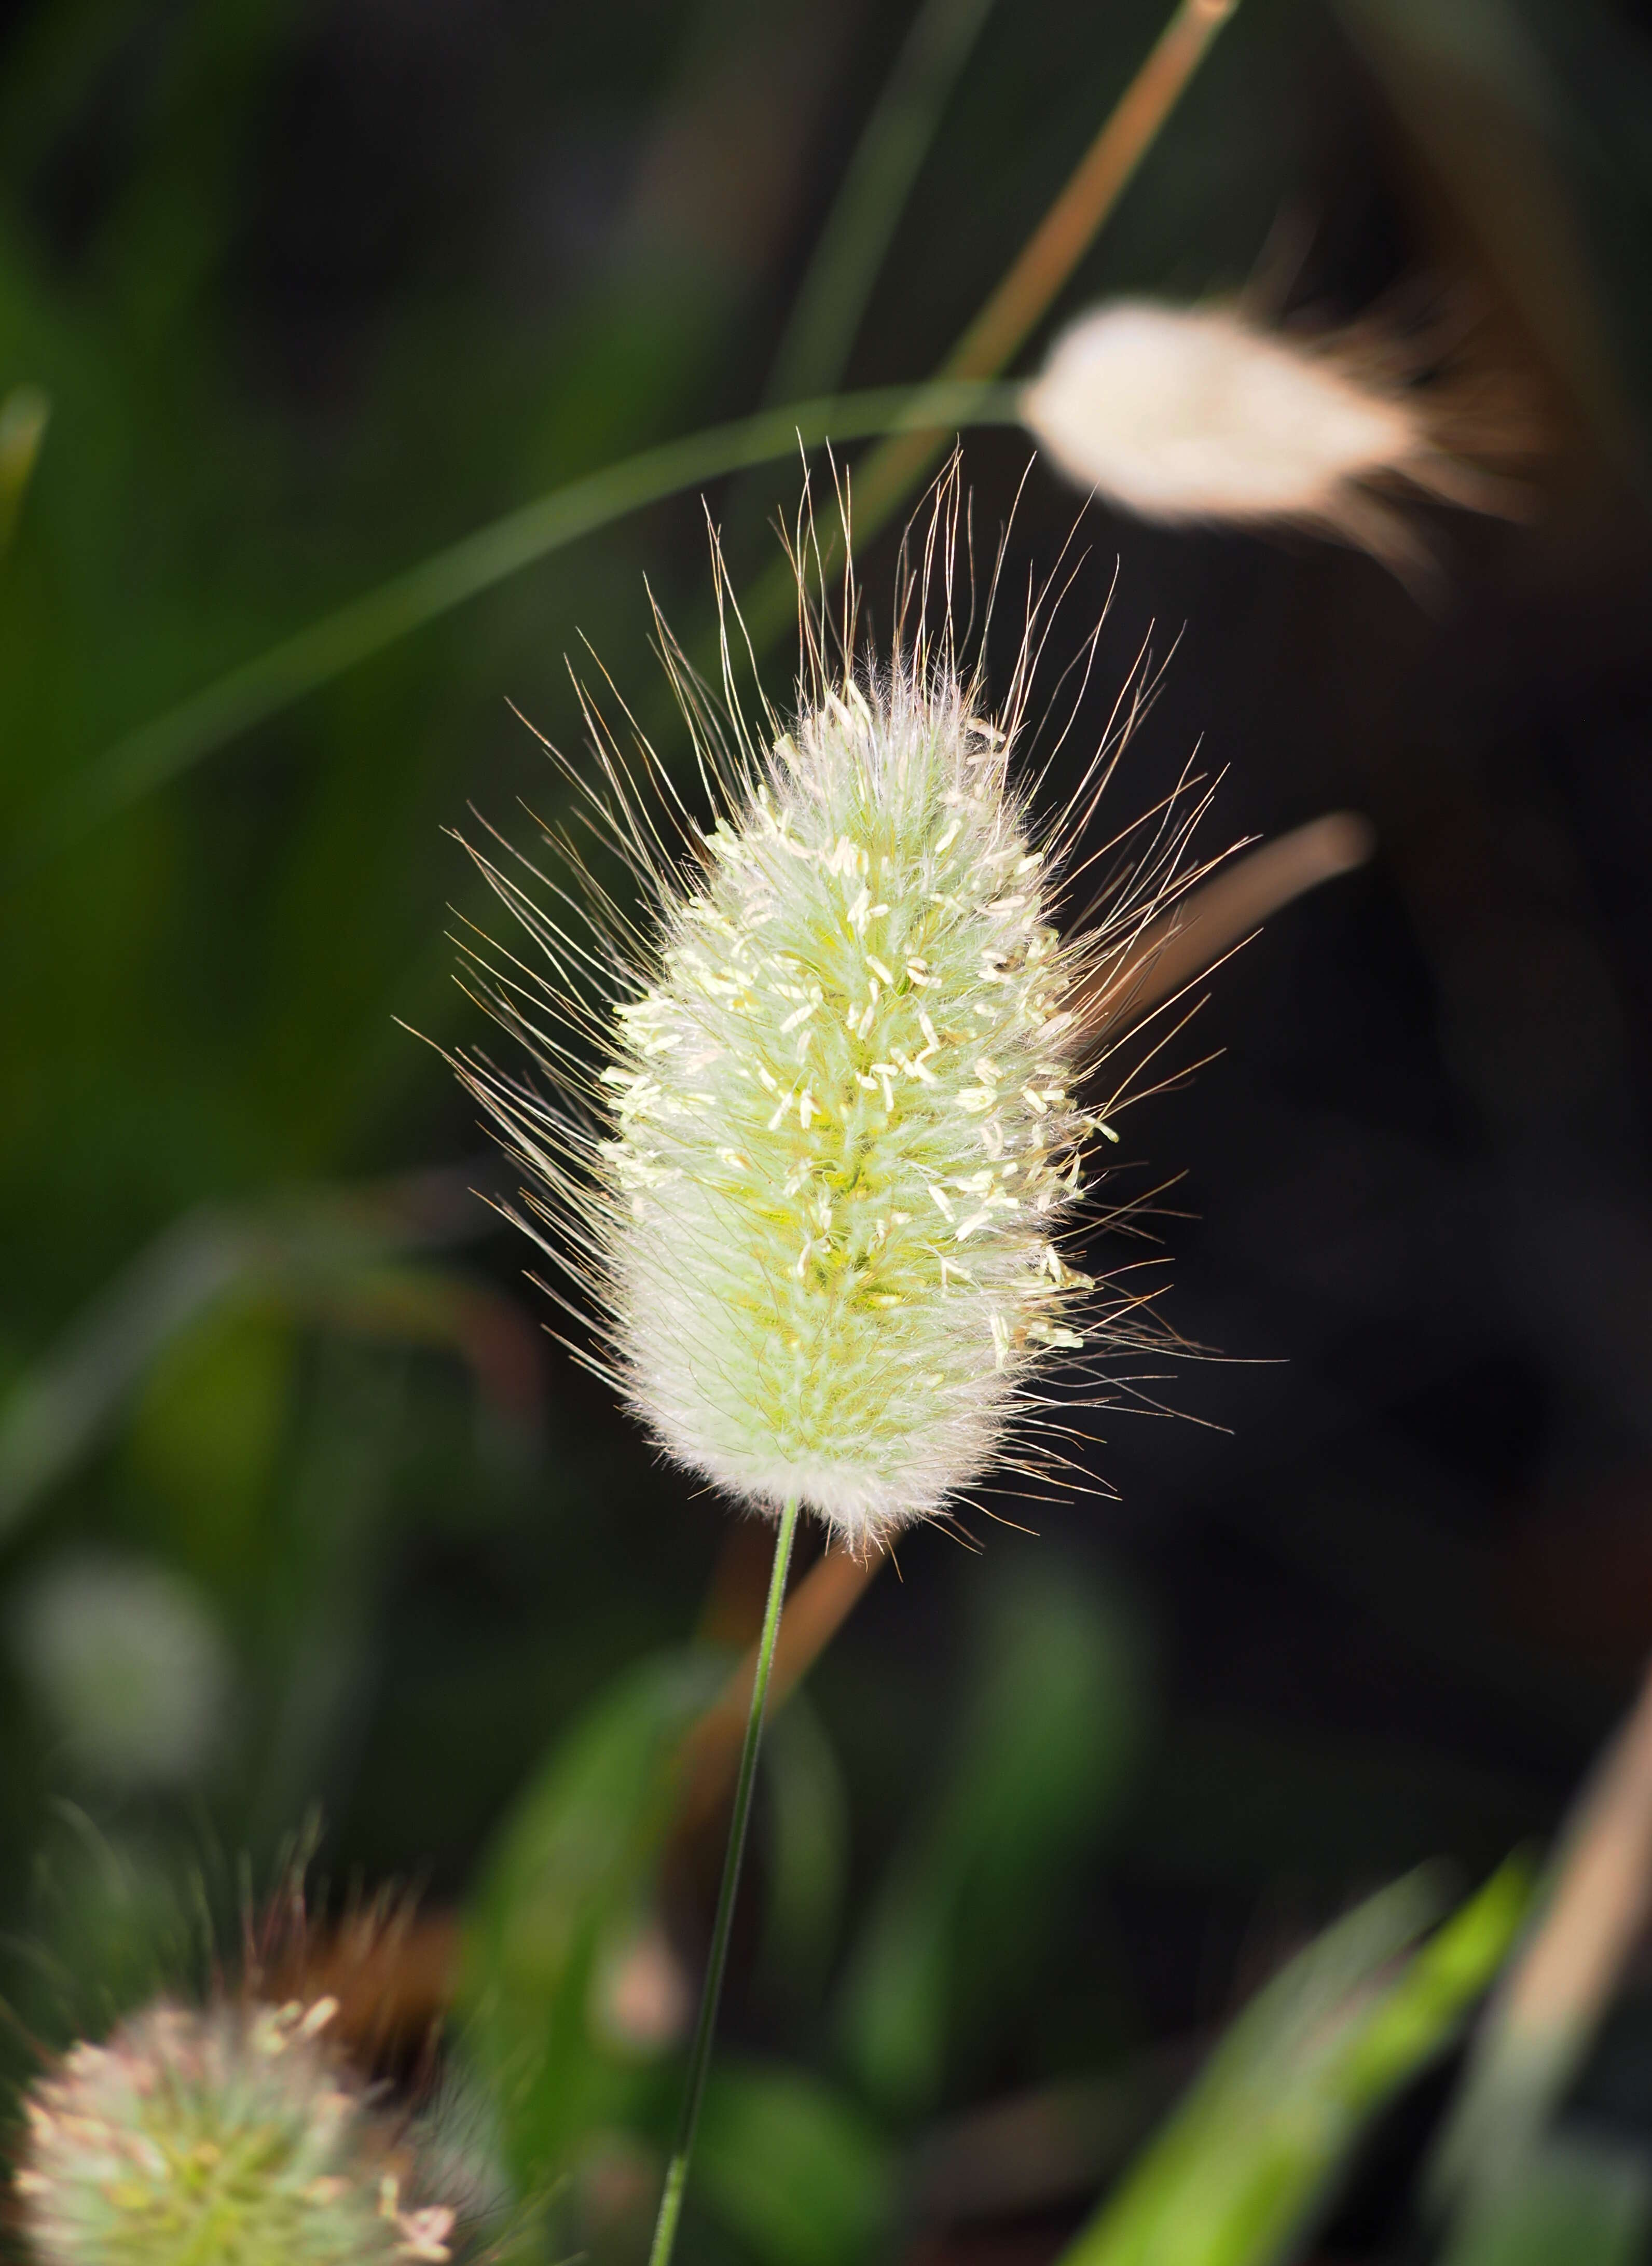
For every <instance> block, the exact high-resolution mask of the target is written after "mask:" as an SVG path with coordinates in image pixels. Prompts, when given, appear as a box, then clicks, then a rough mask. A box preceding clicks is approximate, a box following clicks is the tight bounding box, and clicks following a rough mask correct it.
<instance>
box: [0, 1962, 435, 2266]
mask: <svg viewBox="0 0 1652 2266" xmlns="http://www.w3.org/2000/svg"><path fill="white" fill-rule="evenodd" d="M334 2011H335V2008H334V2006H333V2001H332V2000H330V1999H321V2000H318V2002H317V2003H316V2004H315V2005H313V2006H311V2007H307V2008H306V2007H303V2006H301V2005H298V2004H296V2003H295V2004H292V2005H289V2006H284V2007H272V2006H264V2005H259V2004H258V2003H256V2002H251V2003H239V2004H237V2003H227V2004H226V2003H220V2004H216V2005H214V2006H211V2007H206V2008H204V2009H191V2008H186V2007H182V2006H180V2005H177V2004H174V2003H171V2002H168V2001H164V2000H163V2001H161V2002H160V2003H158V2004H156V2005H152V2006H150V2007H147V2008H146V2009H145V2010H144V2011H143V2012H142V2013H140V2014H135V2015H133V2016H131V2017H129V2018H128V2020H127V2021H123V2022H122V2023H121V2025H120V2026H119V2028H116V2029H115V2030H114V2031H113V2034H112V2035H111V2036H110V2037H109V2038H108V2040H107V2042H106V2043H105V2044H102V2045H92V2044H88V2043H81V2044H78V2045H76V2046H74V2047H72V2048H71V2049H70V2050H69V2052H68V2053H67V2054H66V2055H65V2056H64V2057H63V2058H62V2061H61V2062H60V2063H58V2064H57V2065H55V2067H54V2068H51V2069H49V2070H48V2072H46V2073H45V2074H44V2075H43V2076H41V2077H40V2078H39V2079H38V2080H36V2081H35V2083H34V2084H33V2086H31V2087H30V2088H29V2090H28V2093H27V2094H26V2096H25V2101H24V2106H25V2109H26V2116H27V2127H26V2138H25V2140H24V2143H23V2146H22V2151H21V2160H20V2162H19V2165H18V2170H17V2173H16V2175H15V2177H14V2186H15V2189H16V2192H17V2197H18V2209H19V2214H20V2217H21V2220H22V2225H23V2230H24V2233H25V2237H26V2242H27V2245H28V2253H27V2255H29V2256H30V2257H32V2258H35V2259H38V2260H40V2262H41V2266H230V2262H233V2266H371V2262H376V2261H383V2262H384V2266H392V2262H398V2261H400V2262H412V2261H428V2262H433V2266H441V2262H444V2261H446V2260H448V2259H449V2258H450V2256H451V2255H452V2252H451V2249H450V2234H451V2233H452V2230H453V2225H454V2217H455V2214H454V2213H453V2211H450V2210H449V2209H448V2208H447V2207H446V2206H445V2205H442V2204H430V2203H424V2204H417V2203H415V2204H411V2205H410V2204H409V2203H408V2201H407V2199H406V2194H405V2190H406V2185H407V2182H408V2178H409V2175H410V2172H411V2171H412V2170H413V2165H412V2163H411V2160H410V2151H409V2149H408V2147H407V2145H406V2139H405V2136H404V2135H403V2134H402V2133H401V2131H399V2130H398V2126H397V2124H396V2123H395V2122H394V2121H392V2120H391V2118H389V2117H388V2116H385V2115H384V2114H382V2113H381V2112H380V2111H379V2109H377V2108H376V2106H375V2105H374V2103H373V2102H372V2101H371V2100H370V2099H369V2095H368V2094H367V2093H366V2091H365V2090H364V2088H363V2087H362V2084H361V2082H360V2080H358V2079H356V2078H355V2076H353V2075H352V2073H351V2072H350V2071H349V2069H348V2067H347V2065H346V2063H345V2061H344V2059H343V2058H342V2057H341V2055H340V2054H339V2053H338V2052H337V2051H336V2050H334V2049H333V2047H332V2045H331V2044H330V2043H329V2041H328V2038H327V2036H326V2028H327V2023H328V2021H329V2020H330V2018H331V2016H332V2014H333V2013H334Z"/></svg>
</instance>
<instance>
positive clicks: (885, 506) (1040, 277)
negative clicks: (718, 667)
mask: <svg viewBox="0 0 1652 2266" xmlns="http://www.w3.org/2000/svg"><path fill="white" fill-rule="evenodd" d="M1238 4H1239V0H1179V4H1178V6H1177V7H1176V9H1175V11H1174V12H1173V15H1172V16H1171V18H1170V20H1169V22H1168V23H1167V24H1166V26H1165V28H1164V30H1163V31H1162V32H1161V33H1159V38H1158V40H1156V41H1155V43H1154V45H1153V47H1152V48H1151V52H1150V53H1149V55H1148V56H1147V58H1146V60H1145V62H1144V63H1143V64H1142V67H1141V69H1139V70H1138V71H1137V74H1136V76H1135V77H1134V78H1133V79H1132V80H1131V81H1130V83H1129V85H1128V86H1127V87H1126V88H1125V90H1124V91H1123V93H1122V95H1121V96H1120V97H1119V99H1118V100H1117V102H1116V103H1115V105H1114V106H1113V108H1112V110H1111V111H1110V112H1109V113H1108V114H1107V119H1106V121H1104V123H1103V124H1102V126H1101V128H1100V132H1099V133H1098V134H1097V135H1096V137H1095V139H1094V140H1093V142H1092V143H1091V144H1090V146H1089V148H1088V149H1087V150H1085V154H1084V156H1083V157H1081V158H1080V159H1079V161H1078V164H1077V166H1076V167H1075V168H1074V170H1073V172H1071V174H1070V175H1069V177H1068V179H1067V182H1066V185H1065V186H1064V188H1063V189H1062V191H1061V194H1059V196H1057V197H1056V201H1055V202H1054V204H1052V205H1051V206H1050V208H1049V211H1048V212H1047V213H1046V214H1045V215H1044V217H1043V219H1042V221H1041V222H1040V223H1039V224H1038V226H1037V227H1036V228H1035V229H1034V231H1033V233H1032V235H1031V236H1030V237H1029V238H1027V242H1026V243H1025V244H1024V245H1022V247H1021V249H1020V252H1018V253H1017V254H1016V257H1015V259H1014V260H1013V261H1012V264H1011V266H1010V267H1009V269H1008V271H1007V273H1006V274H1005V276H1004V278H1003V280H1002V281H1000V282H999V284H998V288H997V289H995V290H994V291H993V292H992V293H991V294H990V296H989V297H988V298H987V300H986V301H985V303H983V306H982V307H981V309H980V311H978V313H977V314H976V317H975V318H974V320H973V321H972V322H971V323H970V324H969V327H968V328H967V329H966V330H965V331H964V332H963V333H962V335H961V337H960V339H959V340H958V342H957V344H956V345H955V346H954V347H953V349H952V352H951V353H950V354H949V355H947V359H946V361H945V362H942V364H941V366H940V368H939V370H938V371H937V372H936V374H935V377H934V379H933V381H932V383H933V384H934V388H935V391H934V395H933V398H932V412H933V413H932V417H931V418H930V419H929V420H928V421H927V422H925V419H924V417H923V415H922V404H921V403H920V405H919V413H918V414H917V415H916V416H914V417H913V418H911V419H910V420H908V423H907V429H906V430H904V431H903V432H902V433H900V434H898V435H892V436H891V437H890V438H888V439H887V440H885V441H884V442H882V444H881V446H880V447H878V448H876V449H874V450H873V451H872V452H871V454H870V455H869V456H868V457H866V461H865V462H864V463H863V464H861V465H860V466H859V468H858V469H857V471H856V473H855V479H854V525H855V533H856V536H857V537H859V540H860V541H861V542H863V543H864V542H865V541H866V538H867V537H868V536H871V535H874V534H875V533H876V532H877V530H878V529H879V528H881V526H883V525H884V523H886V522H887V521H888V519H889V517H890V516H891V515H892V514H894V513H895V512H896V511H898V510H899V508H900V507H901V506H902V504H903V503H904V502H905V501H907V499H908V498H909V497H910V494H911V493H912V491H913V490H914V489H915V488H916V487H917V484H918V482H919V481H920V480H921V479H923V477H924V475H925V472H926V471H929V469H930V467H931V466H932V464H934V462H935V460H936V458H937V457H939V454H940V452H941V450H942V449H943V448H944V447H945V445H946V441H947V434H948V432H949V431H950V430H952V429H954V428H953V420H951V418H950V417H949V416H948V415H947V410H946V406H945V405H946V400H947V391H948V389H949V388H950V387H952V386H954V385H956V384H959V383H960V382H961V381H962V382H970V381H973V382H976V383H980V382H982V381H983V380H985V379H987V378H989V377H996V376H998V373H999V372H1000V371H1002V370H1003V369H1005V366H1006V365H1007V364H1008V363H1009V362H1010V361H1011V360H1012V357H1013V356H1014V355H1015V354H1016V353H1017V352H1018V350H1019V349H1020V347H1022V346H1023V345H1025V343H1026V341H1027V339H1028V338H1029V337H1030V336H1031V334H1032V333H1033V331H1034V328H1035V327H1036V325H1038V323H1039V322H1040V321H1041V320H1042V318H1043V317H1044V315H1045V314H1047V313H1048V311H1049V308H1050V306H1051V305H1052V304H1053V303H1054V301H1055V299H1056V296H1057V294H1058V293H1059V292H1060V290H1061V289H1062V287H1063V286H1064V284H1065V283H1066V282H1067V281H1068V280H1069V279H1070V278H1071V274H1072V273H1073V270H1074V269H1075V268H1076V267H1078V262H1079V261H1080V260H1081V259H1083V257H1084V255H1085V252H1087V251H1088V250H1089V248H1090V246H1091V245H1092V244H1093V242H1094V241H1095V238H1096V237H1097V235H1098V233H1099V232H1100V230H1101V228H1102V226H1103V224H1104V223H1106V221H1107V218H1108V216H1110V214H1111V213H1112V211H1113V208H1114V207H1115V205H1116V204H1117V203H1118V201H1119V199H1120V198H1121V197H1122V195H1123V194H1124V191H1125V190H1126V189H1127V188H1128V187H1129V184H1130V182H1131V180H1132V179H1134V177H1135V174H1136V172H1137V167H1138V166H1139V165H1140V164H1141V162H1142V160H1143V158H1144V157H1146V155H1147V153H1148V151H1149V150H1151V148H1152V146H1153V143H1154V142H1155V141H1156V140H1157V139H1158V137H1159V133H1160V131H1161V129H1162V128H1163V127H1164V125H1165V123H1166V120H1167V119H1168V118H1169V117H1170V114H1171V113H1172V112H1173V110H1174V109H1175V106H1176V105H1177V103H1178V102H1179V101H1180V100H1181V97H1182V95H1183V93H1184V92H1185V91H1186V90H1187V88H1188V85H1189V84H1190V83H1191V81H1192V79H1193V77H1194V74H1195V71H1196V70H1197V69H1198V68H1199V65H1200V64H1201V63H1202V62H1203V60H1204V58H1205V55H1207V54H1208V52H1209V50H1210V44H1211V42H1212V40H1214V39H1215V38H1216V35H1217V33H1218V32H1219V31H1220V30H1221V28H1222V26H1223V25H1224V23H1226V21H1227V19H1228V18H1229V17H1230V16H1231V15H1232V13H1233V11H1234V10H1235V8H1236V7H1237V6H1238ZM792 603H793V583H792V578H791V574H790V570H789V569H787V570H786V573H785V574H784V575H783V574H781V573H780V572H779V571H778V570H777V571H776V573H774V574H771V576H769V577H767V578H766V579H765V580H764V582H762V583H761V584H759V586H758V588H757V593H756V595H755V596H754V598H753V600H752V603H750V605H749V607H748V608H747V609H746V610H745V620H746V628H747V631H748V632H749V635H750V636H751V637H752V639H753V641H754V643H764V642H766V641H767V640H768V638H769V637H771V636H772V635H773V634H774V632H776V631H777V630H778V628H779V627H780V625H781V624H782V623H783V621H784V620H785V619H786V618H787V617H788V615H789V612H790V609H791V606H792Z"/></svg>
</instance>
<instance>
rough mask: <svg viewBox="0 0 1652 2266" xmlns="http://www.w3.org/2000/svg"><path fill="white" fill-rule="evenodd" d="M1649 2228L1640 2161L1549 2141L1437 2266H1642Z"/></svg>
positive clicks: (1648, 2195) (1647, 2188) (1473, 2218)
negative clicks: (1640, 2263) (1640, 2264)
mask: <svg viewBox="0 0 1652 2266" xmlns="http://www.w3.org/2000/svg"><path fill="white" fill-rule="evenodd" d="M1649 2229H1652V2176H1649V2175H1648V2169H1647V2165H1646V2161H1645V2159H1644V2158H1643V2157H1641V2156H1640V2155H1631V2154H1630V2153H1628V2152H1627V2151H1626V2150H1624V2149H1619V2148H1607V2147H1603V2146H1600V2145H1593V2144H1585V2143H1583V2142H1582V2141H1574V2140H1569V2139H1568V2140H1551V2141H1548V2142H1546V2143H1545V2145H1543V2146H1541V2147H1540V2148H1538V2149H1536V2150H1534V2151H1532V2152H1531V2153H1530V2154H1529V2155H1528V2156H1527V2157H1526V2158H1525V2159H1524V2161H1523V2162H1522V2163H1521V2164H1519V2165H1518V2166H1516V2167H1511V2176H1510V2178H1509V2182H1508V2184H1507V2186H1506V2187H1503V2188H1500V2189H1498V2191H1497V2193H1496V2194H1495V2197H1490V2198H1488V2200H1486V2201H1485V2202H1484V2203H1483V2204H1480V2206H1479V2207H1478V2208H1476V2209H1475V2210H1474V2211H1472V2212H1471V2213H1470V2214H1469V2215H1468V2217H1467V2219H1466V2223H1465V2224H1464V2225H1463V2226H1461V2227H1460V2228H1459V2229H1458V2232H1457V2233H1456V2234H1455V2235H1454V2237H1453V2239H1452V2240H1451V2243H1450V2245H1449V2246H1448V2248H1446V2249H1445V2251H1444V2253H1443V2255H1442V2259H1441V2266H1639V2262H1640V2261H1641V2260H1643V2259H1644V2258H1645V2257H1646V2255H1647V2236H1648V2230H1649Z"/></svg>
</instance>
